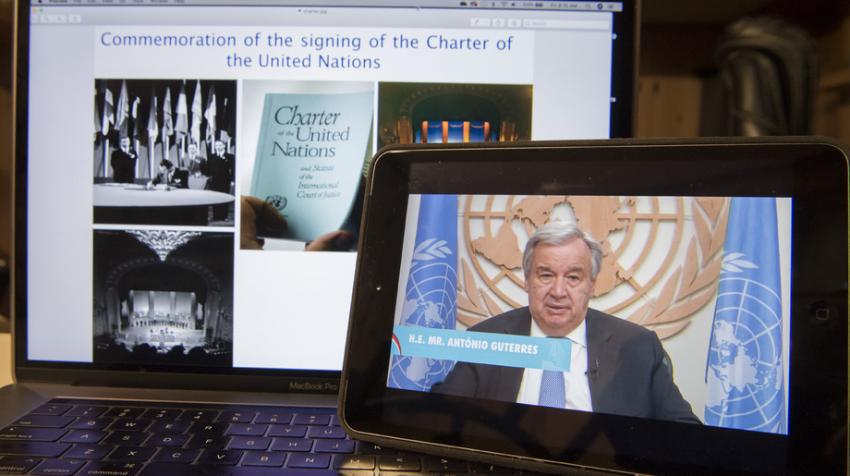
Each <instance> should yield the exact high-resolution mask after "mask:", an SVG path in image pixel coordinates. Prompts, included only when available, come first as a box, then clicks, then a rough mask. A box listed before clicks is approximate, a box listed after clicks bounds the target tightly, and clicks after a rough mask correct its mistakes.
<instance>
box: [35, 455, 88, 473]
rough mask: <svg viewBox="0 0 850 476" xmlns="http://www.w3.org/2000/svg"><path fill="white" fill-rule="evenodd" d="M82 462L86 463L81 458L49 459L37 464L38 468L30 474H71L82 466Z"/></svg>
mask: <svg viewBox="0 0 850 476" xmlns="http://www.w3.org/2000/svg"><path fill="white" fill-rule="evenodd" d="M84 464H86V461H85V460H81V459H49V460H47V461H45V462H43V463H41V464H40V465H38V468H36V469H35V471H33V472H32V474H38V475H42V476H52V475H60V476H62V475H71V474H74V473H76V472H77V471H78V470H79V469H80V468H82V467H83V465H84Z"/></svg>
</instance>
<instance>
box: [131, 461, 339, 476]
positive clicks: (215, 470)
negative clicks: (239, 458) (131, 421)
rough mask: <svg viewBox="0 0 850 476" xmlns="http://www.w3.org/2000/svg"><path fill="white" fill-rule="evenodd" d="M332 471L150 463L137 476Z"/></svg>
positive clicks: (329, 475) (331, 475)
mask: <svg viewBox="0 0 850 476" xmlns="http://www.w3.org/2000/svg"><path fill="white" fill-rule="evenodd" d="M337 474H338V473H335V472H333V471H307V470H295V469H281V468H263V467H255V466H251V467H248V466H221V465H217V464H192V465H186V464H179V463H157V462H154V463H150V464H148V465H147V466H145V468H144V469H143V470H142V472H141V473H139V475H138V476H172V475H173V476H178V475H179V476H278V475H285V476H302V475H303V476H325V475H326V476H336V475H337Z"/></svg>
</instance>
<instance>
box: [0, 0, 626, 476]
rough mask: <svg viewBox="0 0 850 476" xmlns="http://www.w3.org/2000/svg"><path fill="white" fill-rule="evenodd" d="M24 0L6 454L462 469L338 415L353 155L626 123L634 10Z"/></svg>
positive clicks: (55, 461)
mask: <svg viewBox="0 0 850 476" xmlns="http://www.w3.org/2000/svg"><path fill="white" fill-rule="evenodd" d="M16 9H17V15H16V20H15V27H16V50H15V55H16V57H15V76H14V87H15V102H14V111H13V113H14V114H15V124H16V130H15V184H14V191H13V193H14V202H15V258H14V260H13V275H14V279H13V281H14V284H13V296H14V297H13V312H12V315H13V331H14V338H13V356H12V357H13V359H14V369H15V370H14V371H15V380H16V384H14V385H11V386H8V387H5V388H3V389H0V425H2V427H0V428H2V430H0V455H2V456H1V457H0V471H2V472H19V473H28V472H33V473H34V474H87V475H88V474H107V473H108V474H136V473H138V472H139V471H141V472H142V473H150V474H153V473H156V474H167V473H168V472H169V471H175V469H174V468H175V467H176V466H174V465H184V464H187V463H194V465H193V466H192V467H193V468H194V471H196V472H198V473H203V472H205V471H206V472H210V471H212V472H214V473H221V472H223V471H224V468H228V470H232V471H237V472H238V471H242V469H238V468H243V467H250V468H252V470H254V471H259V469H258V468H269V467H271V468H278V469H280V470H291V471H306V470H319V471H354V470H363V471H365V472H367V473H369V472H377V471H382V470H404V469H414V470H415V469H428V468H432V469H440V468H442V469H444V470H446V471H452V472H461V471H465V470H469V469H470V468H469V467H468V466H464V465H462V466H461V467H460V468H458V467H456V466H451V467H447V466H445V465H446V464H448V463H444V462H440V460H437V461H436V462H434V461H431V462H430V463H428V464H432V466H430V467H426V463H425V462H422V461H420V460H416V462H409V461H408V460H407V459H405V457H403V455H398V454H396V453H394V452H390V453H387V451H388V450H384V449H382V448H376V447H374V446H372V447H369V446H368V445H360V444H358V443H356V442H354V441H353V440H350V439H348V438H347V436H346V435H345V433H344V432H343V431H342V430H341V429H340V427H339V426H338V422H337V420H336V417H335V415H334V414H335V400H336V393H337V391H338V382H339V374H340V369H341V366H342V360H343V351H344V345H345V342H344V341H345V335H346V329H347V320H348V315H349V306H350V300H351V291H352V286H353V278H354V267H355V259H356V256H355V255H356V253H355V252H354V251H353V250H354V249H355V244H356V240H357V239H358V236H357V235H358V230H359V218H360V203H361V202H360V199H361V196H362V194H363V180H364V174H365V171H366V170H367V168H368V165H369V161H370V158H371V156H372V154H373V153H374V151H376V150H378V149H379V148H380V147H383V146H386V145H393V144H406V143H446V142H509V141H516V140H538V139H571V138H608V137H616V136H628V135H629V134H630V133H631V129H632V112H633V111H632V103H633V99H634V97H633V87H634V77H635V48H636V44H637V41H636V32H637V28H636V18H637V16H638V14H637V5H636V2H633V1H631V0H626V1H602V2H565V1H542V2H526V1H517V2H501V1H500V2H491V1H486V2H485V1H470V0H453V1H448V0H440V1H437V2H433V1H429V2H421V3H418V2H410V1H401V0H387V1H361V2H329V1H300V2H299V1H278V0H268V1H249V2H237V1H232V2H229V1H213V0H127V1H125V0H70V1H69V0H33V1H29V2H28V1H22V2H18V3H17V5H16ZM270 405H271V406H270ZM364 451H365V452H366V453H371V454H368V455H363V456H362V457H361V456H359V455H358V452H361V453H362V452H364ZM429 461H430V460H429ZM155 464H156V465H155ZM433 465H437V466H433ZM440 465H443V466H440ZM210 468H215V470H212V469H210ZM479 469H482V470H486V469H487V468H486V467H484V468H479Z"/></svg>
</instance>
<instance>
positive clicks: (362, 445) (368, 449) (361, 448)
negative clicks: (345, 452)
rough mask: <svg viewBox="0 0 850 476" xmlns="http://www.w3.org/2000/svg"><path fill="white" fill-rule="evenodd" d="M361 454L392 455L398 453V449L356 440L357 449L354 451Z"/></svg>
mask: <svg viewBox="0 0 850 476" xmlns="http://www.w3.org/2000/svg"><path fill="white" fill-rule="evenodd" d="M355 452H356V453H358V454H361V455H394V454H398V450H396V449H393V448H386V447H384V446H381V445H376V444H374V443H369V442H366V441H358V442H357V449H356V451H355Z"/></svg>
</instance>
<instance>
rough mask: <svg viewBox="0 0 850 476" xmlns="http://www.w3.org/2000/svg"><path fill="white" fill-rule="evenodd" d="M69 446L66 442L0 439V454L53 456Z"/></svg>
mask: <svg viewBox="0 0 850 476" xmlns="http://www.w3.org/2000/svg"><path fill="white" fill-rule="evenodd" d="M70 447H71V445H69V444H67V443H42V442H37V441H3V440H0V455H17V456H35V457H40V458H55V457H57V456H59V455H61V454H62V453H64V452H65V451H66V450H67V449H68V448H70Z"/></svg>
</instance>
